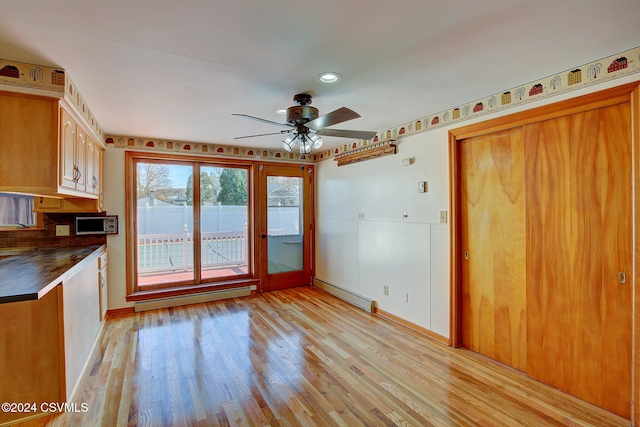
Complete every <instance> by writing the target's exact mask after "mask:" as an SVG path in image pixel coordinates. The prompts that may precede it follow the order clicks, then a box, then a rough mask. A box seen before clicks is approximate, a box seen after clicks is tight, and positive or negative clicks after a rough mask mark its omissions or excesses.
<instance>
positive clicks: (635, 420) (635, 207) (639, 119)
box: [630, 85, 640, 426]
mask: <svg viewBox="0 0 640 427" xmlns="http://www.w3.org/2000/svg"><path fill="white" fill-rule="evenodd" d="M630 102H631V165H632V166H631V168H632V172H631V175H632V180H633V181H632V188H633V190H632V191H633V194H632V200H633V203H632V215H631V216H632V230H633V236H632V239H633V242H632V257H633V258H632V259H633V262H632V265H633V274H632V276H633V277H632V280H631V286H632V288H631V289H632V304H633V305H632V319H633V320H632V322H633V324H632V328H633V329H632V332H631V333H632V341H633V344H632V346H633V347H632V352H631V354H632V356H631V357H632V369H631V387H632V390H631V425H635V426H637V425H640V285H639V284H640V281H639V280H640V276H639V274H640V272H639V271H638V261H639V259H640V227H639V225H638V214H639V213H640V86H638V85H637V86H636V88H635V90H634V91H633V93H632V94H631V100H630Z"/></svg>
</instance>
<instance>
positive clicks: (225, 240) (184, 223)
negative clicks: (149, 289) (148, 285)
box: [137, 206, 299, 274]
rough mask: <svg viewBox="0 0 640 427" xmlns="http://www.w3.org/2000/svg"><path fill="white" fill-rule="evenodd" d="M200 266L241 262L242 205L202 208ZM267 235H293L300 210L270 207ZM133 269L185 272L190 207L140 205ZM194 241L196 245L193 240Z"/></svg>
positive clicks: (244, 243)
mask: <svg viewBox="0 0 640 427" xmlns="http://www.w3.org/2000/svg"><path fill="white" fill-rule="evenodd" d="M201 218H202V224H201V230H202V231H201V237H202V239H201V242H200V245H201V255H202V260H201V263H202V268H213V267H219V266H229V265H246V264H247V253H248V244H249V239H248V238H247V237H248V236H247V233H248V231H247V223H248V220H247V207H246V206H203V207H201ZM268 219H269V220H268V229H269V235H270V236H273V235H294V234H295V235H297V234H298V232H299V223H298V221H299V209H298V207H295V206H289V207H270V208H269V212H268ZM137 232H138V273H140V274H145V273H161V272H176V271H185V270H189V269H192V268H193V245H194V241H193V206H139V207H138V217H137ZM196 244H197V243H196Z"/></svg>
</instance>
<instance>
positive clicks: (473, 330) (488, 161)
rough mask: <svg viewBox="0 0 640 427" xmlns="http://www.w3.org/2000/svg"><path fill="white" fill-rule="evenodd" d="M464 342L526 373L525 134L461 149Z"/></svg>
mask: <svg viewBox="0 0 640 427" xmlns="http://www.w3.org/2000/svg"><path fill="white" fill-rule="evenodd" d="M459 149H460V151H459V153H460V174H461V176H460V180H461V194H460V200H461V224H460V225H461V248H462V251H463V254H462V257H463V259H462V269H461V270H462V271H461V282H462V331H461V332H462V341H463V345H464V346H465V347H467V348H469V349H470V350H473V351H476V352H478V353H481V354H484V355H485V356H488V357H491V358H492V359H495V360H498V361H500V362H503V363H505V364H507V365H510V366H512V367H514V368H516V369H519V370H521V371H524V369H525V367H526V357H527V355H526V325H527V323H526V322H527V314H526V287H525V286H526V284H525V277H526V273H525V224H524V219H525V213H524V212H525V205H524V202H525V196H524V163H523V162H524V159H523V155H524V147H523V134H522V129H521V128H518V129H512V130H508V131H503V132H498V133H493V134H490V135H483V136H478V137H473V138H468V139H465V140H463V141H461V142H460V144H459Z"/></svg>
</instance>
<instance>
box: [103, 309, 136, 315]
mask: <svg viewBox="0 0 640 427" xmlns="http://www.w3.org/2000/svg"><path fill="white" fill-rule="evenodd" d="M135 312H136V309H135V308H134V307H122V308H114V309H113V310H107V317H108V318H109V317H116V316H124V315H126V314H131V313H135Z"/></svg>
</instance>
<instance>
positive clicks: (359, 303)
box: [313, 278, 376, 313]
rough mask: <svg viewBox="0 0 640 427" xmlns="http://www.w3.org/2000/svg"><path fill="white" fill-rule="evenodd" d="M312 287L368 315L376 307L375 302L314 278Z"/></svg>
mask: <svg viewBox="0 0 640 427" xmlns="http://www.w3.org/2000/svg"><path fill="white" fill-rule="evenodd" d="M313 286H315V287H317V288H318V289H322V290H323V291H325V292H327V293H330V294H331V295H333V296H336V297H338V298H340V299H341V300H344V301H346V302H348V303H349V304H352V305H355V306H356V307H359V308H361V309H363V310H364V311H367V312H369V313H373V311H374V308H375V306H376V302H375V301H374V300H372V299H369V298H366V297H363V296H362V295H359V294H356V293H354V292H351V291H348V290H346V289H342V288H340V287H338V286H336V285H334V284H332V283H329V282H325V281H324V280H320V279H316V278H314V279H313Z"/></svg>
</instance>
